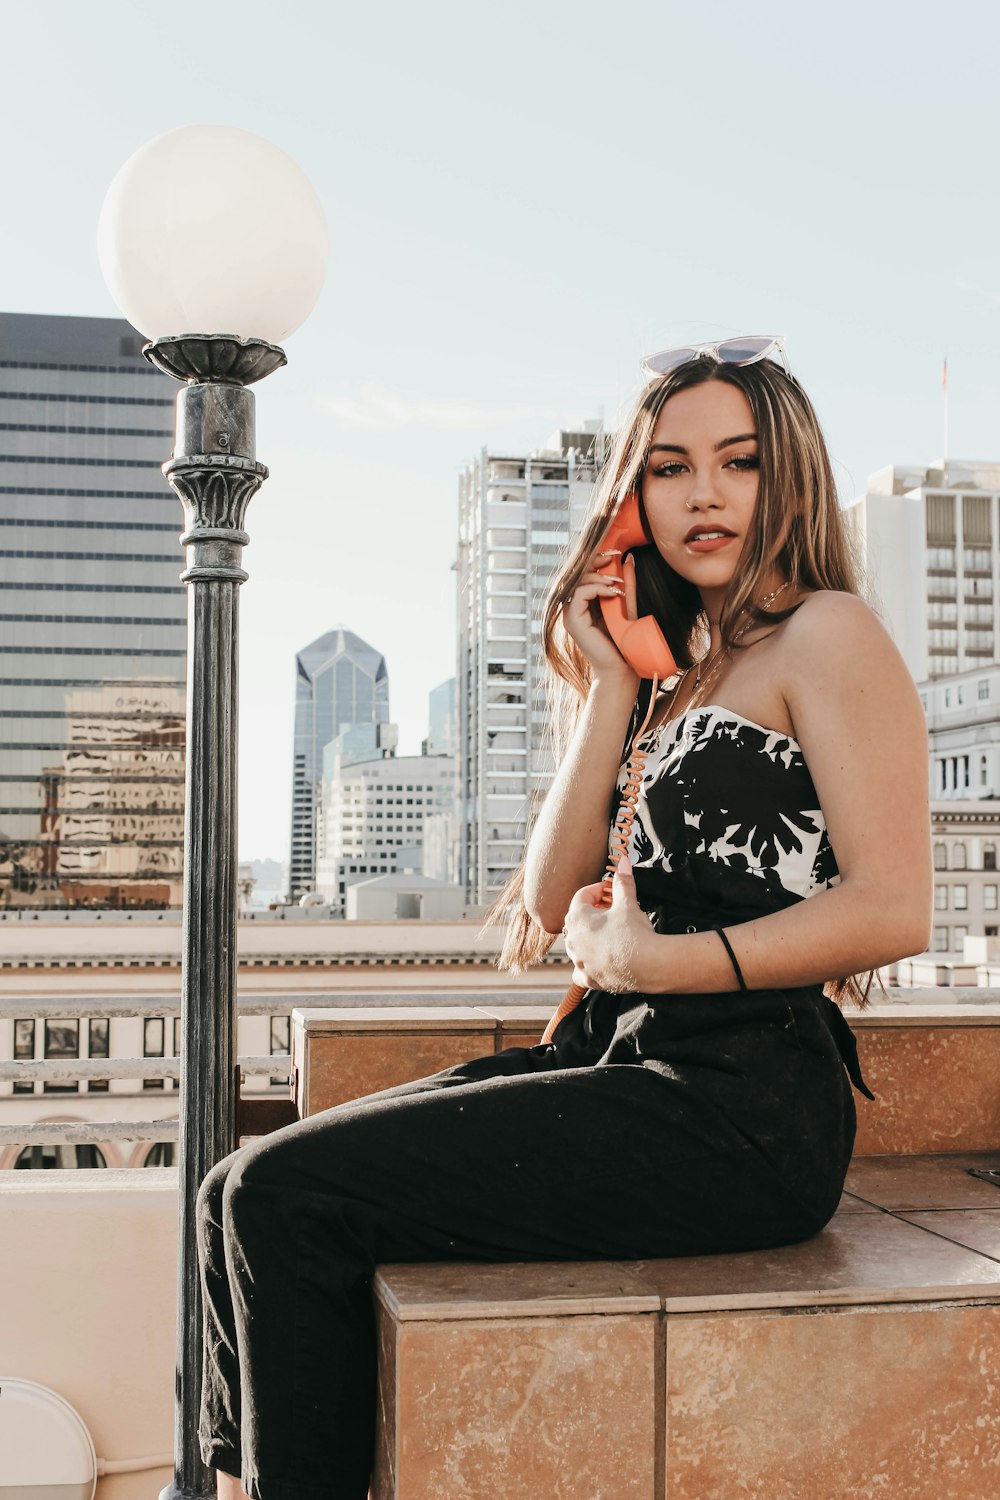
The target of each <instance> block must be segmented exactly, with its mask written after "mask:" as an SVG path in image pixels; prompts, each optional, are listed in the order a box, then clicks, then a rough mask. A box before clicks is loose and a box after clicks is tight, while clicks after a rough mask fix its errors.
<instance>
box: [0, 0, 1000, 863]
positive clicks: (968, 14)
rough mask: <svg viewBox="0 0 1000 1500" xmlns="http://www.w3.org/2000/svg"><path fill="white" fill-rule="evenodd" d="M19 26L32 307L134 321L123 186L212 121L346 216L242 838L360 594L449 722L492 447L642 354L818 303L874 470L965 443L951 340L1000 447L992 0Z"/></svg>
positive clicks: (133, 16) (839, 386)
mask: <svg viewBox="0 0 1000 1500" xmlns="http://www.w3.org/2000/svg"><path fill="white" fill-rule="evenodd" d="M0 21H2V25H3V43H4V48H3V50H4V60H5V64H6V66H5V68H4V80H3V88H2V91H0V160H2V169H3V178H2V180H3V188H4V193H3V201H4V213H3V230H2V233H0V308H2V309H3V310H6V311H11V312H42V313H70V314H85V315H97V316H113V315H115V313H116V311H117V310H116V308H115V307H114V305H113V303H112V302H111V299H110V296H109V294H108V292H107V291H106V289H105V287H104V283H103V281H102V279H101V275H100V271H99V269H98V265H97V258H96V251H95V238H94V236H95V227H96V221H97V216H98V213H99V211H100V206H101V202H102V200H103V197H104V193H105V191H106V189H107V186H108V184H109V183H110V181H111V179H112V178H113V177H114V175H115V173H116V172H117V170H118V168H119V166H120V165H121V164H122V162H123V161H124V160H125V159H126V158H127V157H128V156H129V155H131V153H132V152H133V151H135V150H136V149H137V148H138V147H139V146H141V145H143V144H144V143H145V142H146V141H148V140H150V139H151V138H152V137H154V136H157V135H159V134H161V133H162V132H164V131H166V130H170V129H173V128H175V127H176V126H179V125H185V124H190V123H195V122H199V121H210V122H215V123H225V124H231V125H238V126H242V127H243V128H245V129H248V130H253V131H256V132H257V133H259V134H261V135H264V136H266V137H268V138H269V139H270V140H272V141H274V142H275V143H276V144H278V145H279V146H281V147H283V148H284V149H285V150H286V151H288V152H289V153H290V154H291V155H292V156H293V157H294V158H295V159H296V160H297V161H298V162H299V164H300V165H301V166H302V167H303V169H304V170H305V171H306V173H307V174H308V175H309V177H310V178H311V180H312V182H313V183H314V185H315V187H316V189H317V192H318V193H319V195H320V198H321V199H322V201H323V204H324V206H325V209H326V213H327V216H328V219H329V225H330V236H331V246H332V254H331V262H330V272H329V277H328V281H327V285H326V288H325V290H324V292H323V294H322V296H321V298H320V301H319V303H318V305H317V308H316V310H315V312H314V313H313V315H312V316H311V318H310V319H309V321H308V322H307V323H306V324H305V325H304V326H303V327H302V328H301V329H300V330H299V332H298V333H296V334H294V335H293V336H292V337H291V338H290V339H289V340H288V343H287V353H288V357H289V365H288V368H287V369H285V370H282V371H280V372H279V373H278V374H276V375H274V376H272V377H270V378H269V379H268V380H266V381H265V382H263V383H262V384H260V385H258V386H257V387H256V392H257V412H258V456H259V457H260V458H261V460H262V461H263V462H264V463H266V464H267V465H268V466H269V468H270V470H271V478H270V479H269V480H268V481H267V483H266V485H265V486H264V487H263V489H262V490H261V491H260V492H259V494H258V495H257V496H256V497H255V499H254V501H253V503H252V504H251V507H250V510H249V514H248V528H249V531H250V536H251V546H250V547H249V548H248V549H247V556H246V564H247V567H248V569H249V572H250V581H249V582H248V583H247V584H245V585H244V587H243V590H242V642H241V649H242V706H241V713H242V738H241V758H240V760H241V772H240V774H241V833H240V853H241V857H242V858H244V859H249V858H257V857H265V856H272V857H276V858H284V857H285V856H286V854H287V846H288V829H289V818H290V783H291V747H292V714H293V695H294V687H293V683H294V678H293V658H294V654H295V651H296V650H297V649H299V648H301V647H302V646H304V645H306V644H307V643H308V642H309V641H311V640H313V639H314V638H315V637H316V636H318V635H320V634H322V633H323V632H324V631H326V630H329V629H330V628H331V627H332V626H334V625H336V624H338V623H343V624H345V625H347V626H348V627H349V628H350V629H352V630H354V631H356V632H357V633H358V634H359V635H361V636H362V637H364V638H365V639H366V640H368V641H369V642H370V643H371V644H372V645H373V646H376V647H377V648H378V649H379V650H380V651H382V652H383V653H384V655H385V657H386V659H387V661H388V666H389V676H390V696H391V710H392V717H393V718H394V719H395V720H397V721H398V722H399V724H400V729H401V743H400V750H401V752H403V753H408V752H413V751H416V750H417V749H418V747H419V742H420V739H421V738H422V736H423V735H424V734H425V733H426V720H427V694H428V691H429V690H430V689H431V688H432V687H434V686H436V685H437V683H439V682H441V681H442V680H443V679H444V678H446V677H449V676H450V675H451V674H452V672H453V671H454V654H455V620H454V574H453V573H452V571H451V564H452V562H453V560H454V556H455V529H456V485H457V474H458V472H459V470H460V469H461V468H462V467H463V466H464V464H465V463H466V462H467V461H468V460H469V459H470V458H471V457H472V456H473V454H475V453H476V452H477V451H478V449H479V448H480V447H481V446H482V445H484V444H485V445H488V446H491V447H507V448H510V449H512V450H517V451H524V450H526V449H528V448H531V447H535V446H539V445H541V444H542V443H543V442H544V440H545V438H546V437H547V436H548V435H549V433H550V432H552V431H553V430H554V429H555V428H556V427H557V426H559V425H560V424H562V425H572V424H575V423H577V422H579V421H580V420H581V419H584V418H587V417H594V416H597V415H598V414H600V413H601V412H603V414H604V417H605V420H606V422H607V423H608V424H609V425H612V424H613V423H614V421H615V418H616V414H617V413H618V412H619V411H620V410H621V409H622V407H623V405H624V404H626V403H627V402H628V401H630V400H631V398H632V397H633V396H634V395H635V394H636V392H637V390H638V388H639V385H640V380H639V373H638V362H639V359H640V357H641V356H642V355H643V354H644V353H646V352H649V351H651V350H654V349H659V348H662V347H664V346H667V345H671V344H676V343H678V342H682V341H684V340H685V339H688V338H691V337H693V336H699V337H702V338H706V337H714V336H716V335H717V336H720V337H722V336H725V335H726V334H730V333H783V334H784V335H785V337H786V339H787V349H788V358H789V362H790V364H791V367H792V369H793V370H794V371H795V373H796V374H797V375H798V376H799V378H800V379H801V380H802V381H803V383H804V384H805V386H806V388H807V389H808V390H809V392H810V394H811V395H812V397H813V400H814V402H815V404H816V406H817V408H818V410H819V413H820V417H821V419H822V420H823V423H824V426H825V428H826V432H827V435H828V438H829V441H830V446H831V450H832V453H833V455H834V459H835V462H836V464H837V471H838V477H839V481H840V484H841V490H842V495H843V497H844V498H849V497H850V496H851V495H853V494H854V493H855V492H856V491H857V490H858V489H860V488H863V486H864V482H865V479H866V477H867V475H868V474H869V473H870V472H871V471H873V470H874V469H877V468H881V467H882V466H883V465H885V464H889V463H893V462H896V463H930V462H931V461H932V460H933V459H935V458H937V457H940V455H941V452H942V449H943V433H944V414H943V397H942V393H941V366H942V359H943V357H944V355H945V353H947V356H948V370H949V386H950V401H951V413H950V420H951V431H950V452H951V454H952V456H954V457H972V458H991V459H993V460H998V459H1000V360H998V357H997V355H998V350H1000V195H998V193H997V190H996V170H997V169H996V161H997V143H998V139H1000V91H998V89H997V85H996V64H997V57H998V55H1000V7H997V6H995V5H994V4H992V3H990V0H952V3H950V4H949V5H947V6H944V5H941V4H940V3H936V4H933V5H932V4H928V3H926V0H911V3H910V4H907V5H905V6H904V5H901V4H900V3H899V0H865V3H859V0H841V3H839V4H838V5H837V6H831V5H823V6H813V5H806V4H803V3H802V0H755V3H753V4H748V3H747V0H714V3H713V0H699V3H697V4H696V3H693V0H683V3H676V0H617V3H615V4H611V3H610V0H609V3H605V4H595V3H592V0H506V3H505V4H504V5H502V6H489V7H487V6H485V5H477V4H474V3H470V0H461V3H459V0H424V3H422V4H419V5H415V4H413V3H412V0H405V3H404V0H383V3H381V4H378V5H364V4H358V3H352V4H350V5H348V4H344V3H341V0H285V3H284V4H282V5H271V4H263V3H261V0H241V3H240V4H239V5H234V4H233V3H232V0H229V3H226V4H221V3H218V0H197V3H194V0H172V3H171V4H170V5H166V6H164V5H155V6H154V5H152V4H140V3H137V0H88V3H86V4H82V3H77V0H32V4H31V6H30V7H29V6H27V5H25V4H24V3H23V0H6V3H5V4H3V5H2V6H0ZM252 232H253V205H252V204H251V203H246V202H239V203H234V205H233V234H234V239H235V240H236V241H237V242H238V240H239V238H240V237H241V236H242V235H245V234H251V233H252ZM166 456H167V455H166V454H165V455H164V457H166ZM179 520H180V506H179V504H178V521H179ZM178 529H180V528H179V526H178ZM179 565H180V564H179Z"/></svg>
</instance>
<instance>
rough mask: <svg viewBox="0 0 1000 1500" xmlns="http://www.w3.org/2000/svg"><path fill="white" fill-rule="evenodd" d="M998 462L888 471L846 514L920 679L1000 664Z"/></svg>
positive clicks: (877, 597) (881, 605) (896, 467)
mask: <svg viewBox="0 0 1000 1500" xmlns="http://www.w3.org/2000/svg"><path fill="white" fill-rule="evenodd" d="M998 505H1000V461H994V462H991V463H973V462H966V461H959V460H948V461H947V462H944V461H940V462H938V463H936V464H932V465H931V467H930V468H914V467H912V466H908V465H901V464H895V465H891V466H890V467H888V468H885V469H880V470H879V472H878V473H877V474H873V475H872V477H871V479H870V480H869V481H868V488H867V490H866V491H865V493H864V494H863V495H861V496H859V497H858V498H857V499H856V500H855V501H854V502H853V504H852V505H851V506H850V507H849V509H848V515H849V517H850V518H851V519H852V520H853V522H854V524H855V526H856V527H857V533H858V536H859V538H860V540H861V542H862V545H863V548H864V552H865V556H866V559H867V565H868V572H869V577H870V580H871V583H872V586H873V590H874V594H875V600H876V603H877V604H878V606H879V608H880V609H881V611H882V615H883V618H884V620H885V623H886V625H887V626H888V628H889V629H890V631H891V632H892V635H893V638H894V640H895V642H896V644H897V646H898V647H899V649H900V651H901V652H902V654H903V657H904V659H905V661H906V665H907V666H908V667H909V669H910V672H911V673H912V675H913V677H914V680H915V681H917V682H923V681H925V680H926V679H935V678H939V677H949V676H952V675H954V674H956V673H965V672H972V671H975V670H976V669H978V668H981V667H985V666H988V665H989V664H990V663H991V662H993V661H995V660H996V659H997V641H998V639H1000V635H998V623H1000V622H998V620H997V607H998V600H1000V512H998Z"/></svg>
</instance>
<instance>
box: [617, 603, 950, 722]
mask: <svg viewBox="0 0 1000 1500" xmlns="http://www.w3.org/2000/svg"><path fill="white" fill-rule="evenodd" d="M624 576H625V575H624V574H622V577H624ZM944 706H945V708H950V707H951V688H945V690H944Z"/></svg>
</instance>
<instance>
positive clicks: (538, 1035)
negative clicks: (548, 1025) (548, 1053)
mask: <svg viewBox="0 0 1000 1500" xmlns="http://www.w3.org/2000/svg"><path fill="white" fill-rule="evenodd" d="M544 1030H545V1027H544V1026H539V1027H538V1029H537V1030H535V1029H534V1028H532V1029H531V1030H530V1031H517V1030H513V1031H512V1030H510V1029H509V1028H508V1027H506V1026H505V1027H504V1028H503V1029H502V1031H501V1032H500V1034H499V1037H498V1039H497V1040H498V1046H497V1051H498V1052H499V1051H501V1050H502V1049H503V1048H504V1047H537V1046H538V1044H539V1042H540V1041H541V1040H542V1032H543V1031H544Z"/></svg>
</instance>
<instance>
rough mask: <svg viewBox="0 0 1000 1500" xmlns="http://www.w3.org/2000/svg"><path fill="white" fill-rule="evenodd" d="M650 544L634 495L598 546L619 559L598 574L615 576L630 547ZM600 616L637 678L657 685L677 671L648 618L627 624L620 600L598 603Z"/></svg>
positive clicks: (661, 632) (665, 643) (658, 633)
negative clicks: (610, 550)
mask: <svg viewBox="0 0 1000 1500" xmlns="http://www.w3.org/2000/svg"><path fill="white" fill-rule="evenodd" d="M652 541H653V538H652V537H651V536H650V534H649V532H648V531H647V529H646V525H645V522H644V521H643V517H642V510H641V508H640V506H639V497H638V495H629V496H627V497H626V499H625V500H624V501H623V502H622V504H621V507H620V508H619V510H618V512H617V514H616V515H615V516H614V517H613V518H612V521H611V525H610V526H609V527H608V530H607V532H606V534H605V537H604V540H603V542H602V543H601V546H602V547H603V548H612V547H615V548H618V549H619V550H620V552H621V554H622V555H621V557H620V558H612V559H611V560H610V562H608V563H607V564H606V565H605V566H604V567H603V568H600V569H598V571H599V572H601V573H608V574H617V573H618V571H619V568H620V566H621V565H622V564H624V561H625V554H626V553H627V552H629V551H631V549H632V548H633V547H647V546H650V545H652ZM601 613H602V615H603V616H604V623H605V625H606V626H607V627H608V633H609V634H610V636H611V639H612V640H613V641H614V643H615V645H616V646H617V647H618V649H619V651H620V652H621V654H622V656H624V658H625V660H626V661H627V662H628V663H629V665H630V666H631V667H632V668H633V669H634V670H635V671H636V672H638V674H639V676H640V677H656V678H658V679H659V680H660V681H661V682H662V681H663V680H664V678H666V677H673V675H674V673H675V672H676V671H677V663H676V662H675V661H674V658H673V653H672V652H671V650H670V647H669V646H668V645H667V642H666V638H665V636H664V634H663V631H662V630H661V629H660V627H659V625H658V624H657V623H656V621H655V619H654V618H653V616H652V615H643V616H642V617H641V619H638V620H630V619H629V618H628V615H627V614H626V613H625V600H624V599H623V598H621V597H615V598H611V599H602V600H601Z"/></svg>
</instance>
